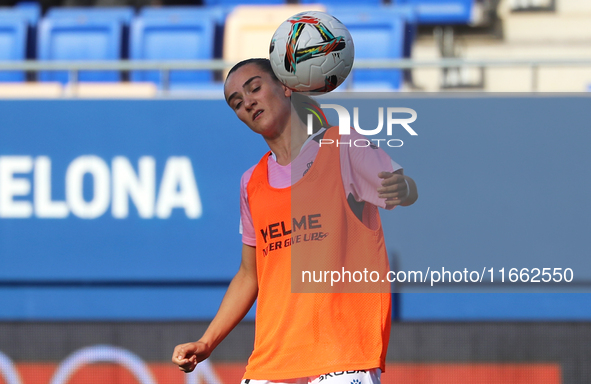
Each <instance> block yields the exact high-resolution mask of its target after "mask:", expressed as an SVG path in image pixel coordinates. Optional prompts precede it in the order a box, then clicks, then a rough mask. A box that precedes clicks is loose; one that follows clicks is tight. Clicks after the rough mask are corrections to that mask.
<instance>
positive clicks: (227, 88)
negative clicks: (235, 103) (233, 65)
mask: <svg viewBox="0 0 591 384" xmlns="http://www.w3.org/2000/svg"><path fill="white" fill-rule="evenodd" d="M259 79H260V81H269V80H271V76H269V74H268V73H267V72H266V71H265V70H264V69H262V68H261V67H259V66H258V65H257V64H255V63H249V64H245V65H243V66H242V67H240V68H238V69H237V70H236V71H234V72H232V73H231V74H230V75H229V76H228V77H227V78H226V82H225V84H224V94H225V96H226V98H228V96H229V95H230V94H231V93H233V92H240V91H242V89H243V87H244V85H245V84H246V83H247V82H249V81H250V82H253V81H255V80H259Z"/></svg>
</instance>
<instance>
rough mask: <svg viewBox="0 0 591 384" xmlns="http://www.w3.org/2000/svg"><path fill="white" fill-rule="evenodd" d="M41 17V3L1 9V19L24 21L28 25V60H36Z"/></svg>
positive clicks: (22, 4) (21, 4) (25, 3)
mask: <svg viewBox="0 0 591 384" xmlns="http://www.w3.org/2000/svg"><path fill="white" fill-rule="evenodd" d="M40 17H41V6H40V5H39V3H29V2H24V3H18V4H17V5H15V6H14V7H0V19H11V20H24V21H25V22H26V23H27V30H26V35H27V37H26V38H27V40H26V46H27V48H26V58H27V59H34V58H35V52H36V40H37V23H38V22H39V18H40Z"/></svg>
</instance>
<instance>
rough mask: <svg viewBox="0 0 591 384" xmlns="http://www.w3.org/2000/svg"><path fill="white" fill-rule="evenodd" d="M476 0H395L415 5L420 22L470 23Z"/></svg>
mask: <svg viewBox="0 0 591 384" xmlns="http://www.w3.org/2000/svg"><path fill="white" fill-rule="evenodd" d="M474 1H475V0H394V3H395V4H396V5H408V6H411V7H414V8H415V10H416V12H417V19H418V23H419V24H435V25H441V24H443V25H445V24H469V23H470V22H471V21H472V8H473V7H474Z"/></svg>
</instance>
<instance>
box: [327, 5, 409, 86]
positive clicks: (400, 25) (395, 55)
mask: <svg viewBox="0 0 591 384" xmlns="http://www.w3.org/2000/svg"><path fill="white" fill-rule="evenodd" d="M327 12H328V13H330V14H331V15H334V16H335V17H336V18H337V19H339V20H340V21H341V22H342V23H343V24H345V25H346V26H347V29H349V32H351V36H352V38H353V42H354V44H355V58H356V59H401V58H404V57H405V56H406V55H408V56H410V47H411V45H412V39H413V38H414V19H413V14H412V12H408V8H407V9H406V10H405V9H396V8H395V7H389V6H388V7H386V6H381V7H370V6H368V7H363V6H361V7H332V8H329V9H328V10H327ZM406 40H408V42H406ZM405 47H406V48H405ZM402 80H403V77H402V71H401V70H399V69H390V70H372V69H356V70H353V72H352V73H351V75H349V78H348V79H347V80H346V84H343V85H341V87H340V88H339V89H344V88H347V87H349V88H351V87H352V88H353V89H358V90H364V89H367V90H370V89H371V90H377V89H379V90H398V89H400V87H401V85H402ZM351 81H352V84H350V83H349V82H351Z"/></svg>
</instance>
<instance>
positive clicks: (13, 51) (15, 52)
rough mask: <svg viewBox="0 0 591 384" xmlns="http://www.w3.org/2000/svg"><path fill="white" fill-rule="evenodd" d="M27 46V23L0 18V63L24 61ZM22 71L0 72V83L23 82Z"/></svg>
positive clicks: (23, 74) (23, 75)
mask: <svg viewBox="0 0 591 384" xmlns="http://www.w3.org/2000/svg"><path fill="white" fill-rule="evenodd" d="M26 46H27V23H26V21H24V20H19V19H16V20H11V19H8V18H6V19H5V18H1V17H0V61H14V60H24V59H25V53H26ZM24 80H25V73H24V72H23V71H10V72H7V71H0V81H2V82H6V81H24Z"/></svg>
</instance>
